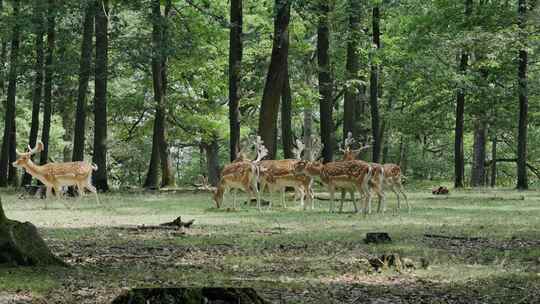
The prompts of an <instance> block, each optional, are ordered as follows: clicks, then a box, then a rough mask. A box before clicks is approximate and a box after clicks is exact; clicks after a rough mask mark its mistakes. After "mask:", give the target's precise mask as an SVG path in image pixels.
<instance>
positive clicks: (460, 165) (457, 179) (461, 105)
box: [454, 0, 473, 188]
mask: <svg viewBox="0 0 540 304" xmlns="http://www.w3.org/2000/svg"><path fill="white" fill-rule="evenodd" d="M472 6H473V1H472V0H465V20H466V21H467V22H468V20H469V18H470V16H471V15H472V10H473V8H472ZM468 61H469V54H468V52H467V51H466V50H461V59H460V63H459V72H460V73H461V74H465V73H466V72H467V66H468V64H469V63H468ZM464 114H465V90H464V88H462V87H459V88H458V90H457V98H456V128H455V141H454V187H456V188H463V181H464V179H465V156H464V152H463V132H464V126H463V120H464V119H463V116H464Z"/></svg>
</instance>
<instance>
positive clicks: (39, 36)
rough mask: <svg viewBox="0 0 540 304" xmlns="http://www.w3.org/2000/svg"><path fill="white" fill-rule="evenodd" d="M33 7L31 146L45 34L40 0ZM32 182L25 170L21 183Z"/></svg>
mask: <svg viewBox="0 0 540 304" xmlns="http://www.w3.org/2000/svg"><path fill="white" fill-rule="evenodd" d="M34 5H35V7H34V10H35V11H34V18H35V20H34V26H35V31H36V40H35V48H36V63H35V66H34V73H35V74H36V75H35V79H34V90H33V91H34V92H33V95H32V121H31V123H30V138H29V139H28V144H29V145H30V146H31V147H35V145H36V141H37V137H38V132H39V109H40V107H41V102H42V98H43V61H44V57H45V55H44V50H43V37H44V36H45V25H44V24H43V23H44V22H43V14H42V11H43V6H42V5H41V1H40V0H37V1H35V4H34ZM31 183H32V176H31V175H30V174H28V172H26V171H25V173H24V175H23V179H22V183H21V184H22V185H23V186H24V185H30V184H31Z"/></svg>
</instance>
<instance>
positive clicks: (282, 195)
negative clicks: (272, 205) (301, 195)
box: [281, 187, 287, 208]
mask: <svg viewBox="0 0 540 304" xmlns="http://www.w3.org/2000/svg"><path fill="white" fill-rule="evenodd" d="M286 189H287V188H286V187H283V188H281V205H282V206H283V208H287V204H286V203H285V190H286Z"/></svg>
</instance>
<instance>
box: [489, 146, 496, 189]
mask: <svg viewBox="0 0 540 304" xmlns="http://www.w3.org/2000/svg"><path fill="white" fill-rule="evenodd" d="M491 159H497V136H496V135H494V136H493V139H492V140H491ZM490 182H491V184H490V186H491V187H492V188H495V186H497V162H495V161H494V162H493V163H492V164H491V179H490Z"/></svg>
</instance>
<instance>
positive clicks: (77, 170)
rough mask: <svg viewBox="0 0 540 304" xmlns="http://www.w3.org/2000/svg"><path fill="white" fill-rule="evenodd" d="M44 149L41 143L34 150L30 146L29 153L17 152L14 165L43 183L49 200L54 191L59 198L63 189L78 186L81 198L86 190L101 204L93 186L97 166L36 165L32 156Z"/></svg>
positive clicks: (82, 163) (68, 164)
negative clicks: (93, 175) (93, 173)
mask: <svg viewBox="0 0 540 304" xmlns="http://www.w3.org/2000/svg"><path fill="white" fill-rule="evenodd" d="M43 148H44V146H43V143H42V142H41V141H39V142H38V143H37V145H36V146H35V147H34V148H33V149H32V148H31V147H30V146H28V152H25V153H20V152H19V151H17V155H18V156H19V158H18V159H17V160H16V161H15V162H13V164H12V165H13V166H14V167H17V168H24V170H26V172H28V174H30V175H32V176H33V177H34V178H36V179H38V180H39V181H40V182H42V183H43V185H45V187H46V188H47V198H50V197H52V190H53V189H54V192H55V195H56V197H59V195H60V193H61V189H62V187H64V186H77V190H78V192H79V195H80V196H84V190H85V188H86V189H88V190H89V191H90V192H92V193H94V194H95V195H96V201H97V203H98V204H99V198H98V194H97V190H96V188H95V187H94V186H93V185H92V171H95V170H97V166H96V165H94V164H89V163H86V162H69V163H48V164H45V165H43V166H39V165H36V164H35V163H34V162H33V161H32V155H34V154H36V153H39V152H41V151H43ZM45 207H46V205H45Z"/></svg>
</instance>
